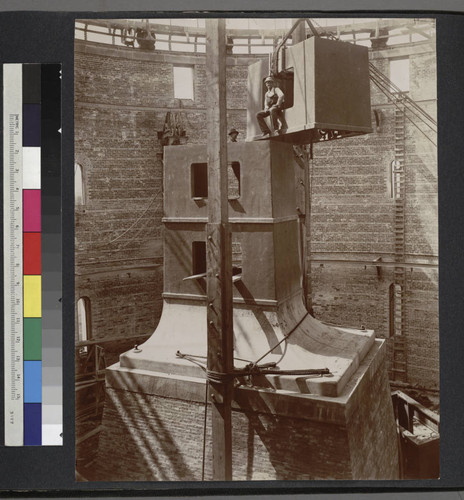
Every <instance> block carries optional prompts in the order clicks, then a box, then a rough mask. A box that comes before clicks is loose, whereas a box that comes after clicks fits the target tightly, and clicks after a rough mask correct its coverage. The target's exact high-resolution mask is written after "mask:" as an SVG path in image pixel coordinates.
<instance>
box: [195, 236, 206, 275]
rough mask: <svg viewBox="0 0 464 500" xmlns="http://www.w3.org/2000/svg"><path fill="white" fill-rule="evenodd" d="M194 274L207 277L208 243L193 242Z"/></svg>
mask: <svg viewBox="0 0 464 500" xmlns="http://www.w3.org/2000/svg"><path fill="white" fill-rule="evenodd" d="M192 274H193V275H194V276H196V275H198V274H204V275H206V242H205V241H193V242H192Z"/></svg>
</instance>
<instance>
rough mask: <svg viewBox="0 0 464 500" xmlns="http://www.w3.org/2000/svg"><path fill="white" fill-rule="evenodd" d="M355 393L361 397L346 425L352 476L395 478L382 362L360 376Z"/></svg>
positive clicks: (387, 388) (392, 433)
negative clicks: (362, 376) (364, 375)
mask: <svg viewBox="0 0 464 500" xmlns="http://www.w3.org/2000/svg"><path fill="white" fill-rule="evenodd" d="M359 393H360V394H361V395H362V397H360V398H358V400H357V401H356V402H355V404H354V407H355V410H354V412H353V413H352V414H351V415H350V417H349V421H348V424H347V429H348V440H349V443H350V450H351V455H350V457H351V465H352V470H353V478H355V479H358V478H363V479H379V478H388V479H399V467H398V443H397V441H396V439H394V438H395V437H396V424H395V418H394V415H393V404H392V400H391V396H390V386H389V383H388V377H387V370H386V366H385V362H382V363H381V364H380V367H379V369H378V370H377V371H375V373H374V374H373V376H372V377H365V378H363V380H362V381H361V383H360V387H359ZM372 443H375V446H373V445H372ZM380 450H381V451H380Z"/></svg>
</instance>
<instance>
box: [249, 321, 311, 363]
mask: <svg viewBox="0 0 464 500" xmlns="http://www.w3.org/2000/svg"><path fill="white" fill-rule="evenodd" d="M308 315H309V312H306V314H305V315H304V316H303V317H302V318H301V320H300V321H299V322H298V323H297V324H296V325H295V326H294V327H293V328H292V329H291V330H290V331H289V332H288V333H287V335H284V338H283V339H282V340H281V341H279V342H277V344H275V346H274V347H271V349H269V351H267V352H266V353H264V354H263V355H262V356H261V357H260V358H258V359H257V360H256V361H255V362H254V363H253V366H256V365H257V364H258V363H259V362H260V361H261V360H262V359H264V358H265V357H266V356H267V355H268V354H271V352H272V351H273V350H274V349H276V348H277V347H279V345H280V344H282V342H284V341H286V340H287V339H288V338H289V337H290V335H291V334H292V333H293V332H294V331H295V330H296V329H297V328H298V327H299V326H300V325H301V323H303V320H305V319H306V316H308Z"/></svg>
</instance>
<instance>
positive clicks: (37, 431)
mask: <svg viewBox="0 0 464 500" xmlns="http://www.w3.org/2000/svg"><path fill="white" fill-rule="evenodd" d="M24 444H25V445H26V446H40V445H41V444H42V405H41V404H40V403H25V404H24Z"/></svg>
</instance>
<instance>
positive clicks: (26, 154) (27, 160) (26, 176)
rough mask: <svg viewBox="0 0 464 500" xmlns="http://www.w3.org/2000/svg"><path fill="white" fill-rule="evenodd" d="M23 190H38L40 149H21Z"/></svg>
mask: <svg viewBox="0 0 464 500" xmlns="http://www.w3.org/2000/svg"><path fill="white" fill-rule="evenodd" d="M23 189H40V148H23Z"/></svg>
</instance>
